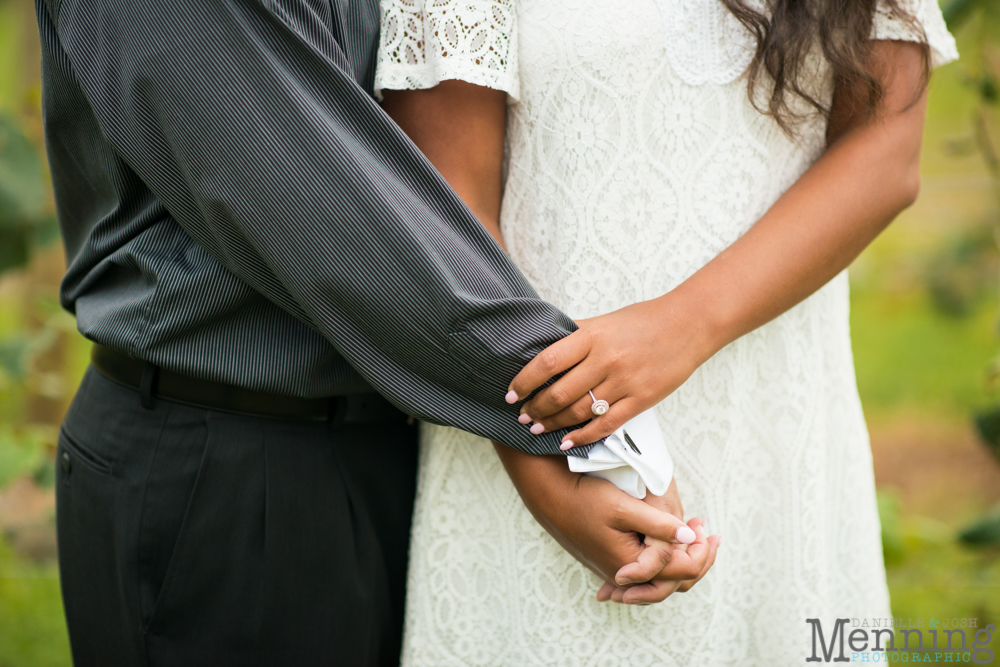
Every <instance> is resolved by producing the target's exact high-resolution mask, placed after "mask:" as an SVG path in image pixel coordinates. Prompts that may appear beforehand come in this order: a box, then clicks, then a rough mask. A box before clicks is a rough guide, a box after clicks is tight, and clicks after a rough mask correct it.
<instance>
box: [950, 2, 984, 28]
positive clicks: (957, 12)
mask: <svg viewBox="0 0 1000 667" xmlns="http://www.w3.org/2000/svg"><path fill="white" fill-rule="evenodd" d="M981 2H982V0H951V1H950V2H949V3H948V4H946V5H945V6H944V7H942V8H941V13H942V14H943V15H944V22H945V23H946V24H947V25H948V30H951V31H952V32H954V31H955V30H956V29H957V28H958V27H959V26H960V25H962V24H963V23H965V21H966V20H967V19H968V18H969V15H970V14H972V10H973V9H975V8H976V7H978V6H979V5H980V4H981Z"/></svg>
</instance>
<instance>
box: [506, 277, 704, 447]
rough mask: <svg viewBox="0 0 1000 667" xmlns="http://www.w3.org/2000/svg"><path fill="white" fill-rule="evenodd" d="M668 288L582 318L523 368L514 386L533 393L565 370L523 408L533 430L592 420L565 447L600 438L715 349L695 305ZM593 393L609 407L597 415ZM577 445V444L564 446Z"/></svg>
mask: <svg viewBox="0 0 1000 667" xmlns="http://www.w3.org/2000/svg"><path fill="white" fill-rule="evenodd" d="M679 294H681V293H680V292H670V293H668V294H666V295H664V296H662V297H660V298H658V299H654V300H652V301H643V302H640V303H637V304H634V305H631V306H626V307H625V308H622V309H620V310H616V311H614V312H611V313H608V314H607V315H601V316H599V317H593V318H590V319H587V320H581V321H579V322H577V324H578V325H579V327H580V328H579V330H577V331H575V332H573V333H572V334H570V335H569V336H567V337H566V338H563V339H562V340H560V341H558V342H556V343H555V344H553V345H551V346H549V347H548V348H546V349H545V350H544V351H542V352H541V354H539V355H538V356H537V357H535V358H534V359H533V360H532V361H531V362H530V363H529V364H528V365H527V366H525V367H524V370H522V371H521V372H520V373H518V375H517V377H515V378H514V381H513V382H512V383H511V389H512V391H514V392H515V393H516V394H517V395H518V396H528V395H530V394H531V392H532V391H534V390H535V389H536V388H537V387H539V386H540V385H542V384H544V383H545V382H546V381H548V380H549V378H551V377H552V376H554V375H558V374H559V373H562V372H563V371H567V370H568V371H569V372H567V373H566V374H565V375H564V376H563V377H561V378H559V380H557V381H556V382H555V383H554V384H553V385H551V386H550V387H547V388H546V389H544V390H543V391H541V392H539V394H538V395H537V396H535V398H534V399H532V400H531V401H528V402H527V403H525V404H524V406H523V407H522V408H521V412H522V414H524V415H526V417H524V418H522V419H523V420H524V423H527V420H528V419H530V420H531V422H534V424H533V426H532V433H536V434H537V433H543V432H546V431H553V430H558V429H561V428H568V427H571V426H575V425H576V424H579V423H581V422H585V421H587V420H588V419H589V420H592V421H591V422H590V423H589V424H587V425H586V426H584V427H583V428H581V429H579V430H576V431H572V432H571V433H569V434H567V435H566V437H564V438H563V442H564V446H563V448H564V449H568V448H569V447H572V446H573V445H585V444H589V443H591V442H595V441H597V440H599V439H601V438H603V437H605V436H607V435H608V434H610V433H613V432H614V431H615V430H617V429H618V428H619V427H620V426H621V425H622V424H624V423H625V422H626V421H628V420H629V419H631V418H632V417H634V416H635V415H637V414H639V413H640V412H642V411H644V410H647V409H649V408H651V407H653V406H654V405H656V404H657V403H659V402H660V401H662V400H663V399H664V398H666V397H667V396H668V395H669V394H670V393H671V392H673V391H674V390H675V389H677V387H679V386H680V385H681V384H683V383H684V381H685V380H687V379H688V377H689V376H690V375H691V373H693V372H694V370H695V369H696V368H698V366H700V365H701V364H702V363H704V362H705V360H707V359H708V358H709V357H710V356H711V355H712V354H713V353H714V352H715V351H716V349H717V343H716V341H715V340H713V338H712V336H711V335H710V333H709V329H708V327H707V326H706V325H705V324H704V323H702V322H701V321H700V320H699V315H700V313H699V312H698V309H697V308H696V307H694V306H695V304H688V303H685V302H684V300H683V299H682V298H679V297H678V295H679ZM590 390H592V391H593V392H594V396H595V397H596V398H599V399H603V400H605V401H607V402H608V403H609V404H610V405H611V407H610V408H609V409H608V411H607V412H606V413H604V414H603V415H601V416H599V417H594V416H593V414H592V413H591V412H590V406H591V404H592V403H593V400H592V399H591V398H590V394H589V393H588V391H590ZM566 443H572V444H566Z"/></svg>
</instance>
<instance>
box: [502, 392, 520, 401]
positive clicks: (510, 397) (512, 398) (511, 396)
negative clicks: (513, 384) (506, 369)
mask: <svg viewBox="0 0 1000 667" xmlns="http://www.w3.org/2000/svg"><path fill="white" fill-rule="evenodd" d="M503 399H504V400H505V401H507V402H508V403H517V392H516V391H514V390H513V389H511V390H510V391H508V392H507V395H506V396H504V397H503Z"/></svg>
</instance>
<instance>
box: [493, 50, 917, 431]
mask: <svg viewBox="0 0 1000 667" xmlns="http://www.w3.org/2000/svg"><path fill="white" fill-rule="evenodd" d="M872 55H873V57H875V58H877V59H879V61H880V65H881V67H880V78H881V79H882V83H883V85H884V87H885V94H884V96H883V99H882V101H881V104H880V108H879V109H878V112H877V113H876V114H875V115H874V116H871V115H869V114H867V113H865V112H864V110H865V108H866V107H865V105H863V104H858V103H857V100H858V99H863V95H865V94H866V92H865V91H864V90H853V89H850V88H848V87H846V84H843V83H841V84H839V85H838V86H837V88H836V90H835V92H834V97H833V106H832V109H831V110H830V123H829V129H828V141H829V146H828V147H827V149H826V151H825V152H824V153H823V155H822V156H821V157H820V158H819V159H818V160H817V161H816V162H815V163H814V164H813V165H812V167H810V168H809V170H808V171H806V173H804V174H803V175H802V176H801V177H800V178H799V179H798V180H797V181H796V182H795V183H794V185H792V186H791V187H790V188H789V189H788V190H787V191H786V192H785V193H784V194H783V195H782V196H781V197H780V198H779V199H778V200H777V201H776V202H775V203H774V205H773V206H772V207H771V209H770V210H769V211H767V213H765V214H764V216H763V217H762V218H761V219H760V220H758V221H757V223H756V224H754V225H753V226H752V227H751V228H750V229H749V230H748V231H747V232H746V233H745V234H743V235H742V236H741V237H740V238H739V239H737V240H736V241H735V242H733V244H732V245H730V246H729V247H728V248H726V249H725V250H723V251H722V252H721V253H720V254H719V255H718V256H717V257H715V258H714V259H713V260H712V261H710V262H709V263H708V264H706V265H705V266H703V267H702V268H701V269H699V270H698V271H697V272H696V273H695V274H694V275H693V276H691V277H690V278H688V279H687V280H685V281H684V282H683V283H681V285H679V286H678V287H677V288H676V289H674V290H673V291H672V292H670V293H668V294H666V295H664V296H662V297H660V298H657V299H653V300H651V301H645V302H642V303H637V304H635V305H633V306H629V307H627V308H622V309H621V310H618V311H615V312H613V313H609V314H607V315H603V316H601V317H595V318H593V319H590V320H586V321H585V322H583V323H582V324H581V328H580V331H577V332H575V333H573V334H572V335H570V336H568V337H567V338H564V339H563V340H561V341H559V342H557V343H555V344H554V345H551V346H549V347H548V348H546V349H545V350H543V351H542V352H541V353H539V355H538V356H536V357H535V358H534V359H533V360H532V361H531V362H530V363H528V365H527V366H525V367H524V369H523V370H522V371H521V372H520V373H518V374H517V376H516V377H515V378H514V380H513V382H512V383H511V386H510V391H509V393H508V395H507V400H508V401H510V402H511V403H514V402H516V401H518V400H520V399H521V398H524V397H527V396H530V395H531V393H532V392H533V391H535V390H536V389H537V388H538V387H540V386H542V385H543V384H544V383H545V382H547V381H548V380H549V379H550V378H552V377H553V376H555V375H557V374H559V373H561V372H563V371H567V370H569V369H571V370H569V372H568V373H566V375H565V376H564V377H562V378H560V379H559V380H558V381H557V382H555V383H554V384H553V385H552V386H550V387H547V388H545V389H543V390H542V391H540V392H539V393H538V395H537V396H535V397H534V398H533V399H532V400H531V401H528V402H527V403H526V404H525V405H524V406H523V408H522V410H523V412H524V413H525V416H523V417H522V423H529V422H531V421H534V422H536V423H535V424H533V425H532V429H534V430H533V432H535V433H541V432H543V429H544V430H551V429H554V428H560V427H569V426H572V425H574V424H578V423H581V422H583V421H586V420H587V419H589V418H590V417H591V415H590V405H591V402H592V401H591V398H590V396H589V395H588V394H587V391H588V390H593V392H594V396H595V397H597V398H598V399H604V400H606V401H607V402H608V403H610V404H611V408H610V410H608V412H607V413H606V414H604V415H603V416H601V417H597V418H596V419H594V420H593V421H591V422H590V423H589V424H587V425H586V426H584V427H583V428H582V429H580V430H578V431H573V432H572V433H570V434H568V435H567V436H566V437H565V438H564V439H563V440H564V442H565V441H567V440H568V441H571V442H572V443H573V444H574V445H585V444H588V443H591V442H595V441H597V440H599V439H601V438H603V437H606V436H608V435H609V434H611V433H613V432H614V431H615V430H616V429H617V428H618V427H619V426H621V425H622V424H623V423H625V422H626V421H628V420H629V419H631V418H632V417H634V416H635V415H637V414H639V413H640V412H642V411H643V410H645V409H647V408H649V407H651V406H653V405H654V404H656V403H657V402H659V401H661V400H663V399H664V398H666V396H667V395H668V394H670V393H671V392H672V391H674V390H675V389H676V388H677V387H678V386H680V384H681V383H683V382H684V381H685V380H686V379H687V378H688V376H690V375H691V373H693V372H694V370H695V368H697V367H698V365H699V364H701V363H703V362H704V361H705V360H707V359H708V358H709V357H710V356H711V355H713V354H715V352H717V351H718V350H720V349H722V347H723V346H725V345H728V344H729V343H731V342H732V341H734V340H736V339H737V338H739V337H740V336H742V335H744V334H746V333H748V332H750V331H753V330H754V329H756V328H757V327H759V326H761V325H763V324H765V323H766V322H769V321H770V320H772V319H774V318H775V317H777V316H778V315H781V314H782V313H784V312H785V311H787V310H788V309H789V308H791V307H793V306H794V305H796V304H797V303H799V302H801V301H802V300H803V299H805V298H806V297H808V296H809V295H811V294H812V293H813V292H815V291H816V290H818V289H819V288H820V287H822V286H823V285H825V284H826V283H827V282H828V281H829V280H830V279H831V278H833V277H834V276H836V275H837V274H838V273H840V272H841V271H843V270H844V269H845V268H847V266H848V265H849V264H850V263H851V261H853V260H854V258H855V257H857V256H858V254H859V253H860V252H861V251H862V250H863V249H864V248H865V247H866V246H867V245H868V244H869V243H871V241H872V240H873V239H874V238H875V237H876V236H877V235H878V234H879V232H881V231H882V230H883V229H884V228H885V226H886V225H888V224H889V223H890V222H891V221H892V219H893V218H895V217H896V215H898V214H899V212H900V211H902V210H903V209H905V208H906V207H907V206H909V205H910V204H912V203H913V201H914V199H916V196H917V192H918V190H919V185H920V142H921V138H922V136H923V126H924V111H925V109H926V105H927V93H926V90H925V89H924V76H925V74H926V70H925V67H924V60H923V54H922V52H921V49H920V46H919V45H917V44H913V43H910V42H890V41H880V42H876V43H875V44H874V46H873V49H872ZM859 96H862V97H861V98H859ZM570 446H572V445H570Z"/></svg>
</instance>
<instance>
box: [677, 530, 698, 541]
mask: <svg viewBox="0 0 1000 667" xmlns="http://www.w3.org/2000/svg"><path fill="white" fill-rule="evenodd" d="M674 537H675V538H676V539H677V541H678V542H680V543H681V544H691V543H692V542H694V541H695V539H697V536H696V535H695V534H694V531H693V530H691V529H690V528H688V527H687V526H681V527H680V528H678V529H677V532H676V533H675V534H674Z"/></svg>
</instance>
